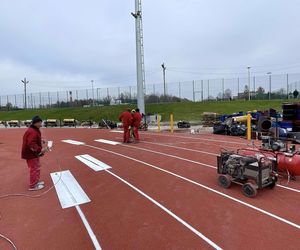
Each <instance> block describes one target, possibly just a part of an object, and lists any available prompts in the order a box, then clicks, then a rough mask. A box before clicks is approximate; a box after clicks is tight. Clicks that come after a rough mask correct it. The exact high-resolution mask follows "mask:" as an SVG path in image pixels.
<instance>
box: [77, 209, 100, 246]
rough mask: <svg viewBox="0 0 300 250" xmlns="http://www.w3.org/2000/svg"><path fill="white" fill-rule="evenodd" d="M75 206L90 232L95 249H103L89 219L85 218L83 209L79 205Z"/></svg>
mask: <svg viewBox="0 0 300 250" xmlns="http://www.w3.org/2000/svg"><path fill="white" fill-rule="evenodd" d="M75 208H76V210H77V212H78V214H79V216H80V218H81V220H82V222H83V224H84V226H85V228H86V230H87V231H88V234H89V236H90V238H91V240H92V242H93V244H94V246H95V249H96V250H101V247H100V244H99V242H98V240H97V237H96V235H95V234H94V232H93V230H92V228H91V226H90V224H89V223H88V221H87V219H86V218H85V216H84V214H83V212H82V210H81V209H80V207H79V206H75Z"/></svg>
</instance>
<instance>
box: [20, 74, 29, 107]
mask: <svg viewBox="0 0 300 250" xmlns="http://www.w3.org/2000/svg"><path fill="white" fill-rule="evenodd" d="M21 82H22V83H23V84H24V102H25V103H24V104H25V109H27V94H26V92H27V84H28V83H29V81H27V80H26V77H25V78H24V80H21Z"/></svg>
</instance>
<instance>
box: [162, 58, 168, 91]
mask: <svg viewBox="0 0 300 250" xmlns="http://www.w3.org/2000/svg"><path fill="white" fill-rule="evenodd" d="M161 67H162V69H163V79H164V96H166V94H167V88H166V69H167V67H166V66H165V63H163V64H162V65H161Z"/></svg>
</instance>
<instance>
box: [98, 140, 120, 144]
mask: <svg viewBox="0 0 300 250" xmlns="http://www.w3.org/2000/svg"><path fill="white" fill-rule="evenodd" d="M95 141H96V142H101V143H105V144H110V145H118V144H120V142H116V141H109V140H104V139H98V140H95Z"/></svg>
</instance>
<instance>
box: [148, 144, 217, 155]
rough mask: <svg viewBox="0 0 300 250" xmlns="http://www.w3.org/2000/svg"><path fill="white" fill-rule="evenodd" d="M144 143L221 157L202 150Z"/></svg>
mask: <svg viewBox="0 0 300 250" xmlns="http://www.w3.org/2000/svg"><path fill="white" fill-rule="evenodd" d="M142 143H148V144H153V145H159V146H164V147H168V148H176V149H180V150H186V151H191V152H196V153H204V154H208V155H213V156H217V155H220V154H215V153H210V152H205V151H201V150H196V149H190V148H182V147H177V146H172V145H167V144H162V143H155V142H148V141H142Z"/></svg>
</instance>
